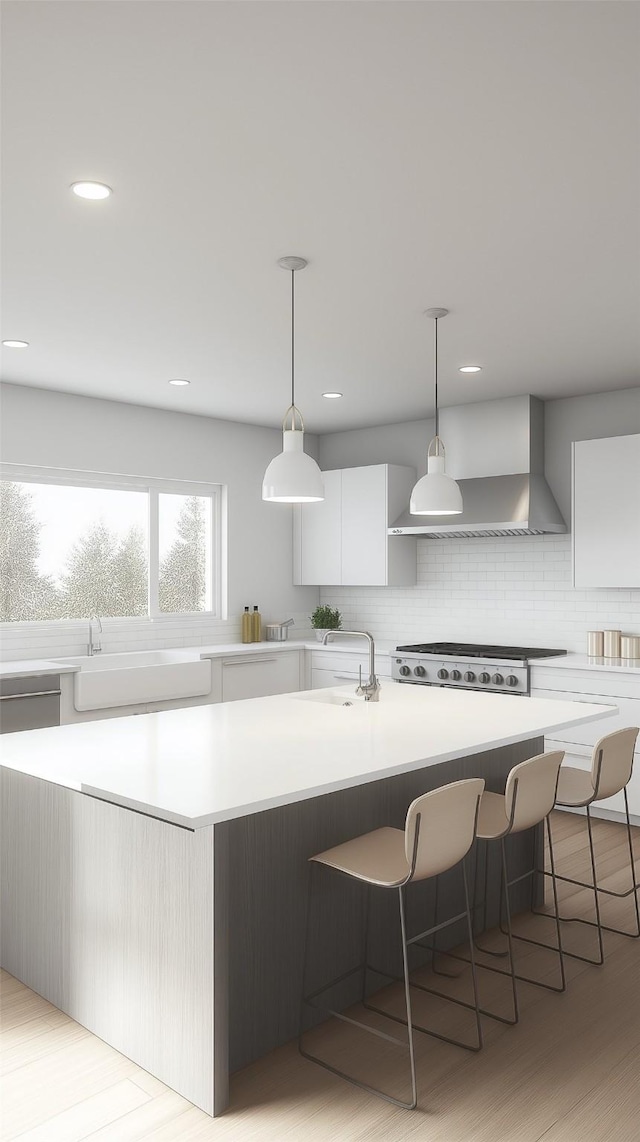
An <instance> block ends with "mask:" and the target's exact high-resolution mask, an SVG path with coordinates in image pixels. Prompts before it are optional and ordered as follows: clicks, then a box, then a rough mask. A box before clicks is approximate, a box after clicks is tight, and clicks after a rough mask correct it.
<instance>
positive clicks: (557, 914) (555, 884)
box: [532, 817, 567, 991]
mask: <svg viewBox="0 0 640 1142" xmlns="http://www.w3.org/2000/svg"><path fill="white" fill-rule="evenodd" d="M545 821H546V823H547V837H548V839H549V867H550V869H551V884H552V885H553V911H554V917H555V922H556V939H557V941H558V956H559V959H560V980H561V984H562V986H561V987H560V991H564V990H565V988H566V986H567V977H566V975H565V970H564V953H563V950H562V931H561V929H560V905H559V903H558V882H557V880H556V860H555V855H554V851H553V838H552V836H551V820H550V818H549V817H545ZM532 879H533V878H532Z"/></svg>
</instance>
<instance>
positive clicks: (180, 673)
mask: <svg viewBox="0 0 640 1142" xmlns="http://www.w3.org/2000/svg"><path fill="white" fill-rule="evenodd" d="M63 661H64V662H65V664H67V665H70V664H73V665H74V666H78V667H79V670H78V671H77V673H76V674H74V679H73V704H74V706H75V708H76V710H106V709H110V708H112V707H116V706H139V705H140V704H141V703H144V702H162V701H171V700H172V699H175V698H195V697H200V696H202V695H204V694H209V693H210V691H211V661H210V659H200V658H199V657H197V652H195V651H192V650H148V651H147V650H145V651H134V652H133V653H131V654H95V655H79V656H78V657H77V658H65V659H64V660H63Z"/></svg>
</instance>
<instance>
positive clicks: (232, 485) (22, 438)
mask: <svg viewBox="0 0 640 1142" xmlns="http://www.w3.org/2000/svg"><path fill="white" fill-rule="evenodd" d="M0 397H1V413H2V418H1V427H0V459H2V460H3V461H4V462H9V463H15V464H35V465H42V466H45V467H52V468H73V469H79V470H81V471H93V472H114V473H117V474H124V475H139V476H156V477H161V478H167V479H177V480H192V481H196V482H211V483H220V484H226V485H227V488H228V517H229V530H228V580H229V592H228V615H229V617H228V620H227V621H226V622H224V621H223V622H215V623H214V622H211V621H206V620H202V619H199V620H196V621H195V622H194V623H192V624H189V625H188V626H186V627H185V625H184V624H180V626H179V627H178V626H177V625H176V628H173V627H172V626H167V625H165V624H162V626H161V628H160V629H158V630H155V631H150V630H149V626H150V624H148V623H147V624H145V625H144V626H143V625H140V627H139V628H137V629H136V630H135V632H134V630H133V628H132V627H131V625H129V626H128V627H127V628H126V630H125V631H124V632H123V631H117V632H116V631H114V632H113V634H112V636H111V642H112V644H113V645H112V646H110V645H109V638H107V639H105V640H104V641H105V645H106V647H107V649H115V648H116V646H115V644H116V643H117V649H120V648H121V647H123V646H124V645H125V643H126V644H128V643H129V642H135V644H136V645H138V646H147V645H158V643H159V642H160V641H162V643H163V645H171V644H173V645H177V644H179V643H181V642H182V643H185V642H194V643H202V644H205V643H210V642H226V641H232V640H233V639H236V638H237V637H238V633H239V616H240V613H241V610H242V608H243V607H244V606H245V605H249V606H253V604H255V603H257V604H258V605H259V606H260V609H261V612H262V614H263V616H264V617H265V619H267V620H269V619H272V620H282V619H286V618H289V617H290V616H291V615H293V616H294V617H295V619H296V627H295V628H294V630H293V632H292V633H293V634H294V635H295V634H296V633H299V632H300V631H301V629H302V627H301V624H303V623H304V624H305V625H306V626H307V627H308V622H307V618H308V615H309V614H310V612H311V610H312V609H313V608H314V607H315V606H316V604H317V599H318V593H317V590H316V589H315V588H308V587H307V588H305V587H294V586H293V585H292V524H291V511H292V509H291V508H290V507H289V506H288V505H286V504H265V503H263V501H262V499H261V486H262V476H263V474H264V470H265V468H266V466H267V464H268V463H269V461H270V460H271V459H272V457H273V456H274V455H275V454H276V453H277V452H278V451H279V450H280V448H281V446H282V435H281V432H280V431H279V430H277V429H270V428H259V427H253V426H251V425H245V424H238V423H235V422H231V421H221V420H214V419H213V418H211V417H205V416H189V415H187V414H184V413H172V412H166V411H164V410H160V409H151V408H142V407H141V406H139V405H133V404H122V403H119V402H116V401H105V400H96V399H94V398H92V397H82V396H72V395H69V394H66V393H58V392H52V391H49V390H44V389H36V388H28V387H26V386H21V385H2V386H0ZM316 449H317V441H316V440H315V439H314V438H313V437H311V436H308V437H307V450H308V451H310V452H312V453H315V451H316ZM80 637H81V639H82V641H79V639H80ZM3 642H4V653H5V654H6V656H7V657H27V656H28V657H36V656H37V654H39V653H41V652H47V653H50V654H51V653H56V654H62V653H68V654H73V653H78V652H80V651H82V650H83V649H84V645H83V643H84V631H82V633H80V631H76V633H75V634H74V635H73V637H72V638H70V637H69V635H65V638H64V640H63V642H60V640H58V642H55V643H54V641H52V640H51V639H49V640H45V642H44V644H42V645H41V644H40V643H38V637H37V635H36V636H34V637H31V636H30V637H29V638H28V639H26V640H25V639H24V638H20V639H18V640H16V637H15V635H14V634H11V635H10V636H8V637H5V639H4V640H3Z"/></svg>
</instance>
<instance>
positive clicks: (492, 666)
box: [391, 642, 567, 694]
mask: <svg viewBox="0 0 640 1142" xmlns="http://www.w3.org/2000/svg"><path fill="white" fill-rule="evenodd" d="M566 653H567V652H566V650H547V649H544V648H543V647H539V646H488V645H483V644H476V643H472V642H419V643H416V644H415V645H413V646H397V647H396V650H395V654H394V655H393V657H392V661H391V676H392V678H393V679H394V680H395V681H396V682H409V683H411V684H412V685H416V686H453V687H457V688H459V689H462V690H490V691H493V692H495V693H505V694H528V693H529V660H530V659H532V658H555V657H557V656H558V655H561V654H566Z"/></svg>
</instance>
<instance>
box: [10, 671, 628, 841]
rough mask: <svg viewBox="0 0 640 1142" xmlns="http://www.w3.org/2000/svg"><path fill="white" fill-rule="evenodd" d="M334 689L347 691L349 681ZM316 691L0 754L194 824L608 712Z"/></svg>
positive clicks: (495, 700) (33, 743)
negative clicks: (334, 697)
mask: <svg viewBox="0 0 640 1142" xmlns="http://www.w3.org/2000/svg"><path fill="white" fill-rule="evenodd" d="M305 693H306V697H305ZM334 693H338V694H344V697H345V698H349V699H353V690H352V688H349V687H345V688H344V690H343V691H342V690H340V691H334ZM319 694H321V695H322V694H324V695H326V694H327V691H326V690H325V691H317V690H313V691H306V692H303V694H302V695H301V694H299V693H297V694H285V695H278V696H275V697H270V698H253V699H250V700H248V701H240V702H226V703H220V704H218V705H205V706H194V707H190V708H188V709H180V710H169V711H163V712H162V713H156V714H142V715H139V716H135V717H128V718H114V719H112V720H108V721H98V722H84V723H79V724H75V725H67V726H56V727H54V728H52V729H42V730H29V731H25V732H22V733H15V734H6V735H5V736H4V737H3V738H2V739H0V755H1V756H0V760H1V763H2V765H3V766H4V767H7V768H9V769H14V770H18V771H20V772H22V773H26V774H30V775H32V776H34V777H37V778H41V779H43V780H46V781H50V782H54V783H55V784H57V785H63V786H66V787H68V788H70V789H76V790H79V791H80V792H83V793H86V794H89V795H91V796H95V797H99V798H101V799H103V800H106V801H110V802H113V803H114V804H116V805H121V806H124V807H126V808H131V809H136V810H138V811H141V812H143V813H147V814H150V815H151V816H154V817H158V818H160V819H162V820H165V821H169V822H172V823H174V824H178V825H183V826H186V827H188V828H192V829H193V828H199V827H202V826H206V825H211V824H215V823H217V822H220V821H225V820H230V819H233V818H235V817H241V816H246V815H248V814H252V813H258V812H261V811H262V810H265V809H271V808H274V807H275V806H278V805H285V804H290V803H292V802H295V801H301V800H305V799H306V798H309V797H316V796H318V795H320V794H325V793H331V792H334V791H336V790H339V789H346V788H349V787H352V786H355V785H361V784H365V783H366V782H368V781H373V780H378V779H380V778H384V777H391V776H393V775H394V774H398V773H403V772H407V771H409V770H412V769H421V768H423V767H425V766H427V765H436V764H438V763H439V762H444V761H449V760H451V759H452V758H456V757H463V756H466V755H468V754H474V753H479V752H481V751H483V750H488V749H491V748H494V747H498V746H502V745H508V744H510V743H512V742H516V741H522V740H524V739H527V738H534V737H540V736H542V735H544V734H550V735H553V732H554V731H556V730H558V729H561V728H565V727H567V726H572V725H577V724H580V723H582V722H588V721H593V720H594V719H598V718H602V717H607V716H608V715H611V714H614V713H616V712H617V708H616V707H615V706H604V705H592V704H586V703H582V702H565V701H555V700H548V699H537V698H523V697H518V698H515V697H514V696H513V695H508V694H507V695H505V694H483V693H478V692H475V691H458V690H449V689H442V688H440V687H438V688H435V687H434V688H431V687H426V686H425V687H421V686H398V685H393V684H392V683H389V684H387V685H386V686H384V687H383V689H382V694H381V698H380V701H379V702H377V703H375V702H367V703H365V702H363V701H361V700H360V701H354V703H353V705H351V706H349V707H345V706H342V705H329V704H327V703H326V702H325V701H322V700H319V697H318V695H319ZM479 775H480V776H481V775H482V767H481V766H480V771H479Z"/></svg>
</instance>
